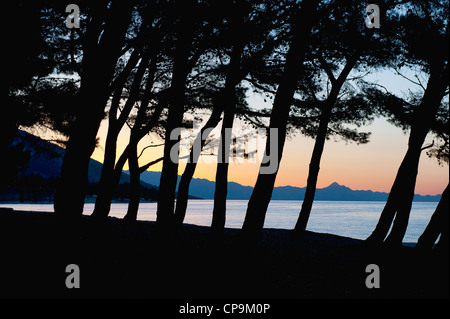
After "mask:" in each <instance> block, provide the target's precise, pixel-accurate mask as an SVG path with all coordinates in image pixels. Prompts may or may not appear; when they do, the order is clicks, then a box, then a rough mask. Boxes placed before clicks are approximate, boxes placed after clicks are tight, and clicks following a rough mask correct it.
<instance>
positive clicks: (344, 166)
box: [92, 118, 449, 195]
mask: <svg viewBox="0 0 450 319" xmlns="http://www.w3.org/2000/svg"><path fill="white" fill-rule="evenodd" d="M237 125H239V123H237ZM363 129H364V131H370V132H372V135H371V138H370V142H369V143H368V144H360V145H357V144H356V143H350V142H345V141H342V140H336V141H335V140H333V139H330V140H328V141H327V142H326V144H325V148H324V152H323V156H322V161H321V165H320V167H321V169H320V172H319V178H318V183H317V187H318V188H323V187H327V186H328V185H330V184H331V183H333V182H337V183H339V184H341V185H345V186H347V187H350V188H351V189H354V190H372V191H380V192H389V190H390V188H391V186H392V183H393V181H394V179H395V176H396V173H397V170H398V167H399V166H400V163H401V161H402V159H403V156H404V154H405V153H406V150H407V142H408V135H407V134H405V133H404V132H402V131H401V130H400V129H399V128H396V127H394V126H393V125H392V124H390V123H388V122H387V121H386V120H385V119H382V118H379V119H376V120H375V121H374V122H373V123H372V124H371V125H369V126H367V127H365V128H363ZM106 132H107V122H106V121H104V122H103V123H102V125H101V127H100V130H99V135H98V136H99V138H100V147H98V148H97V149H96V150H95V151H94V154H93V156H92V158H93V159H95V160H97V161H100V162H102V161H103V155H104V153H103V145H104V141H105V136H106ZM127 142H128V132H127V129H124V130H123V131H122V132H121V136H120V139H119V143H118V152H121V151H122V150H123V149H124V148H125V146H126V145H127ZM161 142H162V141H161V140H159V139H158V138H157V137H149V136H147V137H145V138H144V139H143V141H142V142H141V144H140V148H142V147H144V146H145V145H149V144H151V143H154V144H159V143H161ZM258 145H264V143H261V142H260V143H259V144H258ZM313 147H314V140H313V139H311V138H307V137H304V136H301V135H300V134H298V135H296V136H294V137H293V138H291V139H289V140H287V142H286V145H285V148H284V152H283V159H282V161H281V163H280V168H279V171H278V175H277V179H276V182H275V186H287V185H290V186H297V187H305V186H306V180H307V176H308V165H309V161H310V158H311V153H312V149H313ZM249 148H251V146H250V147H249ZM263 149H264V148H263ZM185 150H186V151H187V148H185ZM259 150H260V148H258V151H259ZM162 154H163V148H162V147H158V148H150V149H148V150H146V151H145V152H144V153H143V155H142V157H141V158H140V165H144V164H145V163H147V162H150V161H152V160H154V159H157V158H159V157H161V156H162ZM184 154H187V153H186V152H184V153H182V155H184ZM241 161H244V160H241ZM184 166H185V164H184V163H183V161H182V162H181V163H180V167H179V174H182V172H183V170H184ZM259 166H260V161H259V160H253V161H250V160H249V161H247V162H244V163H233V162H231V163H230V166H229V181H233V182H237V183H239V184H242V185H246V186H254V184H255V181H256V178H257V176H258V171H259ZM125 169H128V167H127V165H126V166H125ZM161 169H162V163H159V164H157V165H154V166H152V167H151V168H150V169H149V170H151V171H160V170H161ZM215 172H216V162H215V157H214V156H208V157H205V158H201V159H200V161H199V164H198V165H197V170H196V173H195V175H194V178H205V179H208V180H214V178H215ZM448 173H449V168H448V166H447V165H445V166H439V165H438V163H437V161H436V160H435V159H430V158H428V156H426V154H422V157H421V160H420V166H419V174H418V178H417V184H416V194H421V195H436V194H440V193H442V191H443V190H444V188H445V187H446V185H447V184H448V180H449V175H448Z"/></svg>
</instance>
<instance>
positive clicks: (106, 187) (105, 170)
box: [92, 50, 150, 219]
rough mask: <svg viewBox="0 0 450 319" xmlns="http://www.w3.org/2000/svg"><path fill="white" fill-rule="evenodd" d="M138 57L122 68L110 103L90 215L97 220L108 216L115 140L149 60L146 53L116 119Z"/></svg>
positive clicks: (132, 58)
mask: <svg viewBox="0 0 450 319" xmlns="http://www.w3.org/2000/svg"><path fill="white" fill-rule="evenodd" d="M139 56H140V55H139V54H138V53H137V51H136V50H135V51H133V53H132V55H131V57H130V60H129V62H128V63H127V66H126V67H125V68H124V70H123V73H121V74H120V78H121V80H120V81H118V83H117V84H116V85H117V88H116V90H115V92H114V97H113V99H112V102H111V108H110V111H109V116H108V125H109V126H108V133H107V136H106V143H105V156H104V158H103V166H102V172H101V175H100V181H99V187H98V189H99V191H98V194H97V199H96V201H95V208H94V211H93V213H92V217H94V218H97V219H104V218H106V217H107V216H108V214H109V211H110V209H111V200H112V196H113V192H114V188H115V186H117V185H115V184H114V167H115V163H116V150H117V138H118V137H119V133H120V130H121V129H122V127H123V126H124V125H125V122H126V120H127V119H128V116H129V114H130V112H131V110H132V109H133V106H134V104H135V102H136V100H137V99H138V98H139V93H140V88H141V82H142V78H143V77H144V74H145V71H146V70H147V64H148V61H149V59H150V55H149V54H148V53H146V54H145V55H144V57H143V58H142V60H141V63H140V64H139V67H138V71H137V72H136V75H135V76H134V80H133V84H132V86H131V89H130V95H129V96H128V99H127V101H126V103H125V106H124V107H123V109H122V110H121V112H120V116H119V117H118V118H117V111H118V108H119V104H120V100H121V99H122V91H123V86H124V85H125V81H126V79H127V77H126V75H127V74H129V69H130V68H132V67H133V66H134V65H136V64H137V62H138V57H139Z"/></svg>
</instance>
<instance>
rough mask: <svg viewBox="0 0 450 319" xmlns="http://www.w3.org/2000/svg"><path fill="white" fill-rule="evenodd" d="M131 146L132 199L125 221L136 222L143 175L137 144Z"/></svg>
mask: <svg viewBox="0 0 450 319" xmlns="http://www.w3.org/2000/svg"><path fill="white" fill-rule="evenodd" d="M130 144H133V145H132V146H131V150H130V153H129V156H128V165H129V168H130V199H129V203H128V210H127V214H126V215H125V217H124V219H125V220H127V221H135V220H136V219H137V213H138V209H139V201H140V199H141V174H140V172H139V163H138V156H137V143H130Z"/></svg>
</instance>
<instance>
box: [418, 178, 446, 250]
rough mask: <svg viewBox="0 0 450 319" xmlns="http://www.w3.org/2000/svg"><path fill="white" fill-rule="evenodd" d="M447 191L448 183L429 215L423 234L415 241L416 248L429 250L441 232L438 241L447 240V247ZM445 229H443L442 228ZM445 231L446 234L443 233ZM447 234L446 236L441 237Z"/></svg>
mask: <svg viewBox="0 0 450 319" xmlns="http://www.w3.org/2000/svg"><path fill="white" fill-rule="evenodd" d="M448 193H449V191H448V185H447V187H446V188H445V190H444V192H443V193H442V197H441V200H440V201H439V204H438V206H437V207H436V210H435V211H434V213H433V216H431V219H430V222H429V223H428V225H427V227H426V228H425V231H424V232H423V234H422V235H421V236H420V237H419V240H418V241H417V245H416V248H418V249H424V250H429V249H432V248H433V245H434V243H435V242H436V240H437V238H438V237H439V234H441V239H440V240H439V243H441V242H442V243H444V242H445V241H447V247H448V227H449V226H448V215H449V194H448ZM444 229H445V230H444ZM445 232H446V235H444V233H445ZM445 236H447V238H446V239H445V238H443V237H445Z"/></svg>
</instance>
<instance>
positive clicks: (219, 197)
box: [211, 23, 244, 234]
mask: <svg viewBox="0 0 450 319" xmlns="http://www.w3.org/2000/svg"><path fill="white" fill-rule="evenodd" d="M239 25H241V24H240V23H239ZM235 27H236V26H235ZM237 29H238V30H239V29H240V28H237ZM243 42H244V41H243V40H242V39H239V40H237V42H236V43H235V45H234V47H233V51H232V52H231V60H230V66H229V70H228V75H227V80H226V83H225V88H224V92H223V109H224V115H223V122H222V129H221V132H220V140H221V143H220V148H219V152H218V156H217V171H216V179H215V181H216V188H215V191H214V208H213V212H212V223H211V231H213V232H214V233H217V234H220V233H221V232H223V230H224V227H225V215H226V202H227V192H228V167H229V154H230V141H231V129H232V128H233V121H234V115H235V113H236V85H237V84H238V83H239V82H240V81H239V79H240V71H241V55H242V50H243V48H244V43H243Z"/></svg>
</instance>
